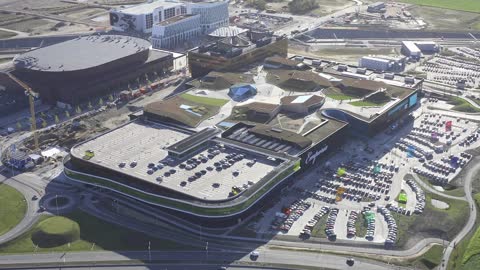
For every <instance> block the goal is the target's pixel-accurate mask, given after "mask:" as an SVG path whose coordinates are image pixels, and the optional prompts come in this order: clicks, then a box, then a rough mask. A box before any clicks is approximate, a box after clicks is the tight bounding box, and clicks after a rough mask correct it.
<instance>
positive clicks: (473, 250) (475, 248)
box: [462, 193, 480, 264]
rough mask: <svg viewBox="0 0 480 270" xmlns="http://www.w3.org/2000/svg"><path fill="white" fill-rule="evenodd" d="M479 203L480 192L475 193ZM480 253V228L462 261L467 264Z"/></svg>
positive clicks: (471, 240)
mask: <svg viewBox="0 0 480 270" xmlns="http://www.w3.org/2000/svg"><path fill="white" fill-rule="evenodd" d="M474 198H475V202H476V203H477V205H479V204H480V193H477V194H475V195H474ZM478 254H480V229H477V231H476V232H475V234H474V235H473V237H472V238H471V239H470V241H469V243H468V245H467V249H466V250H465V253H464V254H463V259H462V263H463V264H465V263H466V262H467V261H468V260H470V258H471V257H472V256H474V255H478Z"/></svg>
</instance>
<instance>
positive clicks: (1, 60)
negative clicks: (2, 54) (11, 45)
mask: <svg viewBox="0 0 480 270" xmlns="http://www.w3.org/2000/svg"><path fill="white" fill-rule="evenodd" d="M12 59H13V58H1V59H0V64H2V63H6V62H10V61H12Z"/></svg>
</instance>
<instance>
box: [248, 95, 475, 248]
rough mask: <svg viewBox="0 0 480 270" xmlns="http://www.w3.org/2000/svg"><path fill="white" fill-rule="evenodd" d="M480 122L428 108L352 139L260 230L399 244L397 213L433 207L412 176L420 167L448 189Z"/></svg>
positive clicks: (260, 225) (286, 198) (306, 179)
mask: <svg viewBox="0 0 480 270" xmlns="http://www.w3.org/2000/svg"><path fill="white" fill-rule="evenodd" d="M426 102H428V100H427V101H426ZM478 128H479V126H478V123H477V122H473V121H472V120H470V119H465V118H462V117H461V114H455V113H450V112H442V111H437V110H435V111H430V109H427V108H420V109H418V110H416V111H415V112H413V113H412V114H411V115H410V116H408V117H407V118H405V119H404V120H403V122H402V123H401V124H400V123H397V124H395V125H392V127H391V129H389V130H387V131H386V132H384V133H380V134H378V135H377V136H375V137H374V138H371V139H369V140H366V139H352V140H349V141H348V142H347V143H346V144H344V146H343V147H342V148H341V149H339V150H338V151H337V152H336V154H335V155H333V156H332V157H330V158H329V159H328V160H327V161H325V162H324V163H323V164H321V165H320V166H319V167H318V168H317V169H314V170H312V171H310V172H309V173H308V174H307V175H306V176H305V177H303V178H302V180H300V181H297V182H296V183H295V184H294V185H293V186H292V187H291V188H290V189H289V192H288V193H287V194H286V195H285V196H284V199H282V201H281V202H279V203H278V204H277V205H276V206H275V207H273V208H271V209H269V210H268V211H266V212H265V213H264V218H263V219H262V220H260V221H259V222H257V223H256V228H255V230H257V231H258V232H261V233H267V234H283V235H291V236H298V237H300V238H301V239H308V238H310V237H318V236H319V234H318V231H319V230H318V228H319V226H320V227H321V228H320V231H321V234H320V236H321V237H326V238H328V239H329V240H331V241H336V240H347V241H366V242H372V243H384V244H385V247H387V248H390V247H393V246H395V243H396V242H397V241H398V238H397V235H398V229H399V228H398V227H397V223H396V221H395V219H394V218H393V216H392V213H398V214H402V215H407V216H409V215H421V214H422V213H423V211H424V209H425V205H426V197H425V192H424V191H423V190H422V188H421V187H420V185H419V184H418V183H417V182H415V181H414V180H412V179H408V178H405V176H406V175H407V174H409V173H410V174H411V173H416V174H418V175H420V176H422V177H425V179H426V181H430V182H431V184H432V185H434V187H435V188H436V189H438V190H443V188H442V186H443V185H445V184H448V183H449V182H450V181H451V180H452V179H453V178H454V177H455V176H456V175H458V174H459V173H460V172H461V170H462V168H463V167H464V166H465V165H466V164H467V163H468V162H469V160H470V159H471V156H470V155H469V154H467V153H465V150H467V149H471V148H475V147H478V146H480V143H479V142H478V141H477V138H478V135H479V131H478ZM423 171H425V172H427V173H423ZM405 179H407V180H405ZM362 226H363V229H362V231H363V232H362V235H358V234H357V229H358V228H362ZM323 232H324V233H323Z"/></svg>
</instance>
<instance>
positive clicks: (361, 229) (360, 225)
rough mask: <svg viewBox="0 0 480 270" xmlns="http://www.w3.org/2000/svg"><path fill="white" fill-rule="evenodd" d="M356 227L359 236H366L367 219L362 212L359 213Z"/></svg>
mask: <svg viewBox="0 0 480 270" xmlns="http://www.w3.org/2000/svg"><path fill="white" fill-rule="evenodd" d="M355 229H356V235H357V237H365V235H367V221H366V220H365V218H364V217H363V215H362V214H359V216H358V218H357V221H356V222H355Z"/></svg>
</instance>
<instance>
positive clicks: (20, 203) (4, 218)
mask: <svg viewBox="0 0 480 270" xmlns="http://www.w3.org/2000/svg"><path fill="white" fill-rule="evenodd" d="M0 209H1V211H0V235H2V234H5V233H6V232H8V231H10V230H11V229H12V228H14V227H15V226H17V224H18V223H20V221H22V219H23V218H24V217H25V213H26V212H27V202H26V200H25V197H23V195H22V193H20V192H19V191H17V190H16V189H15V188H13V187H11V186H9V185H6V184H0Z"/></svg>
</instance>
